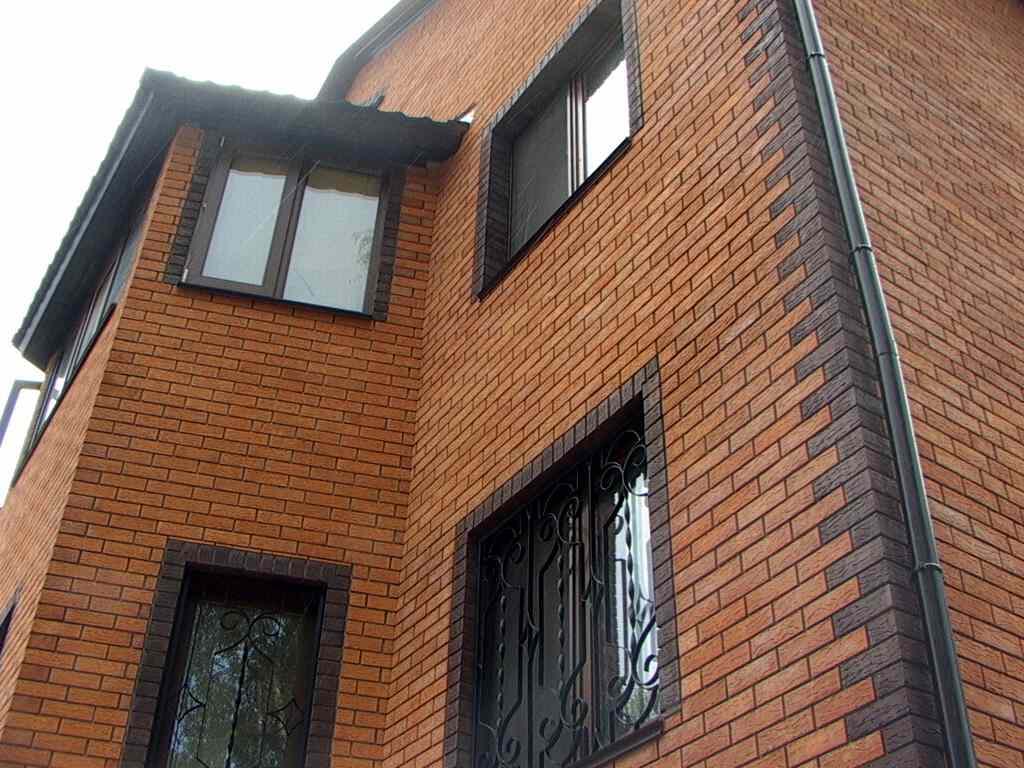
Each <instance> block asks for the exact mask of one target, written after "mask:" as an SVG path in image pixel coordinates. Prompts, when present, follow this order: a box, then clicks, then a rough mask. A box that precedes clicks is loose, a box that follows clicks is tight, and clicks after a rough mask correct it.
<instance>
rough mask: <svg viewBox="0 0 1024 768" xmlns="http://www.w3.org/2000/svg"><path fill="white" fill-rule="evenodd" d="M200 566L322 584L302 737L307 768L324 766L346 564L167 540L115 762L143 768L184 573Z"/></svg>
mask: <svg viewBox="0 0 1024 768" xmlns="http://www.w3.org/2000/svg"><path fill="white" fill-rule="evenodd" d="M188 570H200V571H204V572H213V573H227V574H234V575H238V576H243V577H255V578H262V579H268V578H273V579H280V580H282V581H285V582H290V583H297V584H300V585H308V586H311V587H316V588H321V589H323V590H324V603H323V616H322V619H321V622H320V637H319V646H318V650H317V662H316V670H315V675H314V679H315V684H314V690H313V696H312V707H311V709H310V716H309V729H308V736H307V743H306V759H305V763H304V765H305V766H307V768H329V766H330V761H331V742H332V740H333V735H334V725H335V719H336V714H337V706H338V692H339V690H340V685H341V665H342V654H343V648H344V642H345V617H346V613H347V611H348V601H349V591H350V587H351V578H352V575H351V568H350V567H349V566H347V565H342V564H338V563H326V562H321V561H317V560H303V559H299V558H294V557H286V556H283V555H271V554H267V553H263V552H252V551H246V550H240V549H232V548H229V547H221V546H215V545H210V544H199V543H197V542H186V541H180V540H177V539H169V540H168V542H167V547H166V549H165V550H164V558H163V563H162V564H161V567H160V573H159V576H158V577H157V585H156V592H155V594H154V599H153V609H152V613H151V615H150V619H149V624H148V626H147V629H146V635H145V639H144V641H143V647H142V660H141V663H140V664H139V672H138V676H137V677H136V681H135V688H134V693H133V695H132V703H131V708H130V711H129V716H128V727H127V731H126V734H125V742H124V751H123V753H122V758H121V766H122V768H146V766H148V765H149V764H150V762H149V759H147V758H148V756H150V759H151V750H153V749H155V744H154V742H155V738H154V737H155V735H156V733H157V728H156V725H157V723H156V717H157V713H158V711H159V709H160V696H161V694H162V692H163V689H164V686H165V677H166V673H167V671H168V666H169V665H168V662H169V657H170V649H171V641H172V638H173V636H174V631H175V625H176V623H177V622H179V621H180V618H181V616H182V611H180V610H179V606H180V604H181V602H182V601H183V599H184V595H185V593H184V586H185V578H186V572H187V571H188Z"/></svg>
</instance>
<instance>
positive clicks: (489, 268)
mask: <svg viewBox="0 0 1024 768" xmlns="http://www.w3.org/2000/svg"><path fill="white" fill-rule="evenodd" d="M619 31H621V37H622V47H623V55H624V58H625V62H626V76H627V83H628V91H629V97H628V98H629V136H628V137H627V138H626V139H625V140H624V141H623V142H622V143H621V144H620V145H619V146H618V147H617V148H616V149H615V150H613V151H612V152H611V154H610V155H609V156H608V157H607V159H605V161H604V162H603V163H601V165H600V166H598V167H597V168H596V169H595V170H594V171H593V172H592V173H590V174H589V175H587V174H586V173H585V172H584V173H583V174H582V176H579V175H578V173H577V174H575V175H574V183H573V189H572V192H571V193H570V194H569V196H568V198H567V199H566V200H565V201H564V202H563V203H562V204H561V205H560V206H559V207H558V209H557V210H555V212H554V213H553V214H552V215H551V216H550V217H549V218H548V219H547V221H546V222H545V223H544V224H543V225H541V226H540V227H539V228H538V229H537V231H536V232H535V233H534V234H533V235H532V236H530V237H529V238H528V239H527V240H526V242H525V243H523V245H522V246H521V247H519V249H518V250H517V251H516V252H515V253H512V252H511V229H512V227H511V219H512V210H511V208H512V190H511V181H512V148H513V144H514V142H515V139H516V137H517V136H518V135H519V134H520V133H521V132H522V130H523V128H524V126H525V125H527V124H529V122H530V120H531V119H532V117H533V115H534V112H535V110H536V109H537V108H538V107H539V106H540V105H542V104H546V103H548V100H549V99H550V97H551V96H552V95H553V94H554V93H555V92H556V91H557V89H558V88H559V87H560V86H562V85H565V84H566V83H571V81H573V80H574V79H575V78H577V77H578V74H579V73H580V71H581V70H582V69H583V68H584V67H585V66H586V65H587V64H588V63H590V62H591V61H593V59H594V58H596V56H597V54H598V52H600V51H603V50H604V49H603V48H602V46H604V45H606V44H607V39H608V38H609V36H610V35H613V34H617V33H618V32H619ZM643 125H644V115H643V94H642V90H641V75H640V53H639V44H638V35H637V18H636V7H635V0H591V2H590V3H589V4H588V6H587V7H586V8H585V9H584V10H583V11H582V12H581V13H580V14H579V15H578V16H577V17H576V19H575V21H574V22H573V23H572V24H571V25H570V27H569V29H567V30H566V32H565V33H564V34H563V36H562V38H561V39H560V40H559V41H558V42H557V43H556V44H555V45H554V46H552V48H551V49H550V50H549V51H548V53H547V54H546V55H545V56H544V58H543V59H542V60H541V61H540V62H539V63H538V64H537V66H536V67H535V68H534V70H533V72H532V73H531V74H530V76H529V77H528V78H527V80H526V82H525V83H524V84H523V85H522V86H521V87H520V88H519V89H517V90H516V92H515V93H514V94H513V95H512V97H511V98H510V99H509V100H508V101H507V102H506V103H505V105H504V106H503V107H502V108H501V109H500V110H498V113H497V114H496V115H495V117H494V118H493V120H492V121H491V122H490V125H489V126H488V129H487V131H486V132H485V136H484V140H483V142H482V143H481V158H480V184H479V188H478V190H477V222H476V258H475V261H474V274H473V293H474V295H475V296H476V297H477V298H478V299H481V300H482V299H483V298H485V297H486V296H487V294H489V293H490V292H491V291H492V290H493V289H494V288H495V287H496V286H497V285H498V284H499V283H500V282H501V280H502V278H503V277H504V276H505V275H506V274H508V273H509V272H510V271H511V270H512V269H513V268H514V267H515V266H516V264H518V263H519V262H520V261H522V260H523V259H524V258H525V257H526V255H527V254H528V253H529V252H530V251H531V250H532V249H533V248H534V246H535V245H536V244H537V243H538V242H539V241H541V240H542V239H543V238H544V236H545V234H546V233H547V232H548V231H550V229H551V228H552V227H553V226H554V224H555V223H556V222H557V221H558V220H559V219H561V218H562V216H564V215H565V213H566V212H567V211H568V210H570V209H571V208H573V207H574V206H575V205H576V204H577V202H578V201H579V200H580V199H581V198H582V197H583V196H584V195H585V194H586V193H587V191H588V190H589V189H590V188H591V187H592V186H593V185H594V184H595V183H596V182H597V181H598V180H599V179H600V178H601V177H602V176H604V174H605V173H607V172H608V170H609V169H610V168H611V167H612V166H613V165H614V164H615V163H616V162H617V160H618V159H619V158H620V157H622V155H624V154H625V153H626V151H627V150H628V149H629V147H630V146H631V145H632V141H633V137H634V136H635V135H636V134H637V132H638V131H639V130H640V129H641V128H642V127H643Z"/></svg>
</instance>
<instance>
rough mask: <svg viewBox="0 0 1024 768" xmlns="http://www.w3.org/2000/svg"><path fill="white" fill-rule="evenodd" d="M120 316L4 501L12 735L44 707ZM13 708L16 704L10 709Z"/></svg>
mask: <svg viewBox="0 0 1024 768" xmlns="http://www.w3.org/2000/svg"><path fill="white" fill-rule="evenodd" d="M116 324H117V316H116V315H115V316H114V317H112V318H111V320H110V321H109V322H108V323H107V326H106V328H105V329H104V331H103V333H102V335H101V336H100V339H99V340H98V341H97V343H96V345H95V346H94V347H93V349H92V351H91V352H90V354H89V356H88V358H87V359H86V360H85V362H84V363H83V365H82V367H81V369H80V370H79V372H78V375H77V376H76V378H75V381H74V386H73V387H71V389H69V390H68V394H67V397H66V398H65V399H64V400H63V401H62V402H61V404H60V407H59V408H57V410H56V411H55V412H54V414H53V416H52V417H51V421H50V423H49V425H48V426H47V429H46V432H45V433H44V434H43V436H42V439H41V440H40V442H39V444H38V445H37V446H36V448H35V451H34V452H33V454H32V458H31V460H30V461H29V462H28V464H26V466H25V469H24V471H23V472H22V474H21V477H20V478H19V479H18V482H17V484H16V485H15V486H14V487H13V488H12V489H11V491H10V493H9V494H8V495H7V500H6V502H5V503H4V506H3V509H0V563H3V567H0V605H4V606H6V605H7V604H8V602H9V601H10V599H11V598H12V597H13V596H14V594H15V593H16V592H17V593H18V605H17V609H16V612H15V616H14V621H13V623H12V625H11V629H10V632H9V634H8V636H7V642H6V645H5V647H4V652H3V658H2V659H0V732H3V731H4V725H5V723H6V724H7V725H8V726H9V727H8V730H7V733H8V734H9V735H8V736H7V737H6V740H7V742H13V743H20V741H21V739H20V737H19V736H18V735H17V734H16V733H15V731H16V730H17V729H19V728H21V727H22V725H23V723H24V718H26V717H28V718H30V717H34V716H36V715H38V709H35V705H36V699H35V697H36V695H37V692H38V689H39V688H40V686H43V687H45V684H46V683H47V677H46V676H45V674H42V676H41V673H42V670H43V668H44V667H45V666H46V665H47V664H48V663H49V661H50V660H51V658H52V655H53V651H54V650H55V648H54V642H55V640H56V638H55V637H53V636H52V635H49V636H48V634H47V632H46V630H45V627H47V626H50V627H52V626H53V622H54V618H55V617H54V614H53V609H54V606H52V605H50V603H51V602H52V600H53V599H54V587H55V581H56V580H59V578H60V573H59V569H58V570H57V571H53V570H51V569H50V567H49V566H50V558H51V555H52V554H53V550H54V544H55V542H56V540H57V533H58V529H59V528H60V525H61V518H62V516H63V514H64V512H65V506H66V505H74V504H75V498H74V497H73V496H72V497H70V498H69V495H68V494H69V492H70V491H71V486H72V480H73V478H74V473H75V465H76V463H77V461H78V457H79V454H80V453H81V450H82V443H83V441H84V439H85V430H86V425H87V424H88V421H89V414H90V413H91V412H92V408H93V405H94V403H95V401H96V394H97V391H98V390H99V386H100V380H101V378H102V376H103V370H104V366H105V365H106V360H107V355H108V354H109V352H110V343H111V341H112V339H113V333H114V331H113V329H114V327H115V326H116ZM48 571H49V573H48ZM40 603H41V604H40ZM37 606H38V607H37ZM19 675H20V680H19ZM12 699H13V700H14V703H13V706H12ZM9 709H12V710H13V711H12V712H10V714H9V713H8V710H9ZM54 733H56V732H55V731H54ZM9 748H11V747H10V744H9V743H8V744H0V762H2V761H3V760H4V759H10V758H8V757H7V756H6V755H4V752H5V750H7V749H9ZM13 756H14V755H12V757H13Z"/></svg>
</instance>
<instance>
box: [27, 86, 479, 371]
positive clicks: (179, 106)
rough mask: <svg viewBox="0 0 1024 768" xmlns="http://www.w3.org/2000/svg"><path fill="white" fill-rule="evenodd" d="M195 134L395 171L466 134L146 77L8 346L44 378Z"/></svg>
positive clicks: (427, 159) (354, 110)
mask: <svg viewBox="0 0 1024 768" xmlns="http://www.w3.org/2000/svg"><path fill="white" fill-rule="evenodd" d="M184 124H193V125H197V126H199V127H201V128H204V129H213V130H218V131H222V132H225V133H232V134H236V135H241V136H243V137H245V138H247V139H250V138H253V139H259V140H260V141H266V142H272V143H281V144H282V145H285V146H287V147H291V148H298V147H305V146H313V147H316V148H318V149H323V150H324V151H330V152H331V153H332V154H335V155H340V156H349V157H352V158H353V159H357V158H360V157H366V158H372V162H374V163H379V164H381V165H384V164H392V165H424V164H427V163H436V162H442V161H444V160H446V159H447V158H448V157H450V156H451V155H452V154H454V152H455V151H456V149H458V147H459V144H460V143H461V141H462V137H463V135H464V134H465V132H466V129H467V127H468V126H466V125H464V124H462V123H459V122H458V121H449V122H444V123H441V122H436V121H434V120H430V119H429V118H424V117H409V116H407V115H404V114H402V113H399V112H384V111H381V110H378V109H375V108H373V107H368V106H359V105H355V104H350V103H348V102H345V101H335V102H323V101H316V100H306V99H299V98H296V97H294V96H282V95H277V94H272V93H267V92H263V91H251V90H246V89H243V88H238V87H234V86H223V85H217V84H215V83H209V82H202V83H201V82H196V81H192V80H187V79H185V78H181V77H178V76H176V75H173V74H171V73H168V72H159V71H156V70H151V69H147V70H146V71H145V73H144V74H143V76H142V79H141V81H140V83H139V88H138V90H137V91H136V93H135V97H134V99H133V100H132V103H131V105H130V106H129V107H128V110H127V111H126V112H125V115H124V118H123V119H122V121H121V125H120V126H119V127H118V129H117V131H116V132H115V134H114V138H113V140H112V141H111V144H110V146H109V148H108V149H107V154H106V156H105V157H104V159H103V161H102V162H101V163H100V167H99V169H98V170H97V172H96V175H95V176H94V177H93V179H92V182H91V183H90V184H89V187H88V189H87V190H86V193H85V196H84V198H83V199H82V202H81V203H80V204H79V206H78V209H77V211H76V212H75V215H74V217H73V218H72V220H71V224H70V225H69V227H68V230H67V232H66V234H65V235H64V238H63V240H62V241H61V244H60V246H59V248H58V249H57V253H56V254H55V256H54V259H53V261H52V262H51V264H50V266H49V268H48V269H47V271H46V273H45V275H44V276H43V279H42V282H41V284H40V286H39V288H38V290H37V291H36V294H35V297H34V298H33V300H32V303H31V305H30V306H29V309H28V312H27V313H26V316H25V319H24V320H23V321H22V324H21V327H20V328H19V329H18V331H17V333H16V334H15V336H14V339H13V341H14V345H15V347H17V349H18V351H19V352H20V353H21V354H22V356H24V357H25V359H26V360H28V361H29V362H31V363H32V364H33V365H36V366H37V367H39V368H45V367H46V365H47V363H48V361H49V359H50V357H51V356H52V354H53V351H54V350H55V349H56V348H57V345H58V344H60V343H61V341H62V340H63V338H62V337H63V335H64V332H65V331H66V330H67V326H68V324H69V323H70V322H71V320H72V313H73V312H75V311H76V310H77V308H78V306H79V304H80V303H81V301H82V300H83V298H84V295H83V294H84V291H85V286H87V285H88V284H89V283H90V279H91V277H92V276H93V275H94V273H95V272H97V271H98V270H99V268H100V264H99V263H100V262H101V261H102V259H100V258H97V257H98V256H102V255H103V254H105V252H106V249H107V248H108V247H109V245H110V242H111V241H112V240H113V239H114V238H115V237H116V235H117V233H118V232H119V231H120V229H121V228H122V227H123V225H124V221H125V220H126V219H127V217H128V216H130V215H131V213H132V210H133V206H134V205H136V204H137V203H138V197H139V195H140V194H141V193H142V192H143V191H145V189H146V188H148V185H149V183H150V182H151V181H152V180H153V179H154V178H155V177H156V174H157V173H158V172H159V168H160V165H161V164H162V160H163V156H164V153H165V151H166V149H167V147H168V146H169V144H170V142H171V140H172V139H173V137H174V135H175V132H176V131H177V129H178V127H179V126H181V125H184Z"/></svg>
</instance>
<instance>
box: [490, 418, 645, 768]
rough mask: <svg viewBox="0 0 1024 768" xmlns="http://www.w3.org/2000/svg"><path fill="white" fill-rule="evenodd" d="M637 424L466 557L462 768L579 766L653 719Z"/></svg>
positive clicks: (519, 507)
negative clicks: (471, 742)
mask: <svg viewBox="0 0 1024 768" xmlns="http://www.w3.org/2000/svg"><path fill="white" fill-rule="evenodd" d="M647 497H648V487H647V449H646V446H645V441H644V430H643V424H642V419H641V417H640V414H639V413H637V414H634V415H633V416H632V418H631V419H630V420H629V421H628V422H627V423H626V424H625V426H623V427H622V428H621V429H620V430H619V431H618V432H615V433H614V434H612V436H611V437H610V438H608V439H607V440H605V441H604V443H603V444H602V445H601V447H599V448H598V449H597V450H595V451H594V452H593V453H591V454H590V455H589V456H588V457H586V458H585V459H583V460H582V461H580V462H579V463H578V464H576V465H575V466H574V467H573V468H572V469H570V470H569V471H567V472H565V473H564V474H562V475H561V476H560V477H559V478H558V479H557V480H555V481H554V482H553V483H551V484H549V485H548V486H547V487H546V488H545V489H544V490H543V491H542V492H541V493H540V494H539V495H536V496H534V497H533V498H532V500H530V501H528V502H526V503H524V504H520V505H517V506H516V508H515V509H514V510H512V512H511V514H510V515H509V516H508V517H504V518H503V519H502V521H501V522H500V523H499V525H498V527H497V528H495V529H493V530H491V531H490V532H487V533H485V534H482V535H481V537H480V538H479V540H478V543H477V544H476V546H477V552H476V557H477V564H478V573H477V579H478V581H477V595H478V602H477V606H478V607H477V616H478V622H477V624H478V625H477V628H476V630H477V638H476V643H477V654H476V658H477V668H476V675H477V686H476V690H477V695H476V705H475V714H474V717H475V723H476V747H475V760H474V762H475V764H476V765H478V766H481V767H482V768H483V767H486V768H512V766H517V767H522V768H527V767H529V768H533V767H534V766H568V765H578V764H582V763H584V762H590V761H589V760H588V758H591V757H595V756H597V755H603V754H606V753H607V751H608V750H609V749H613V748H614V747H615V745H616V744H618V743H622V742H624V741H628V742H631V743H635V742H636V735H637V734H638V733H639V732H641V731H642V732H643V734H641V735H647V734H654V733H655V732H656V731H657V727H658V725H659V724H660V723H659V714H660V705H659V699H660V695H659V694H660V684H659V668H658V626H657V619H656V614H655V604H654V573H653V556H652V549H651V524H650V516H649V511H648V507H647Z"/></svg>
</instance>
